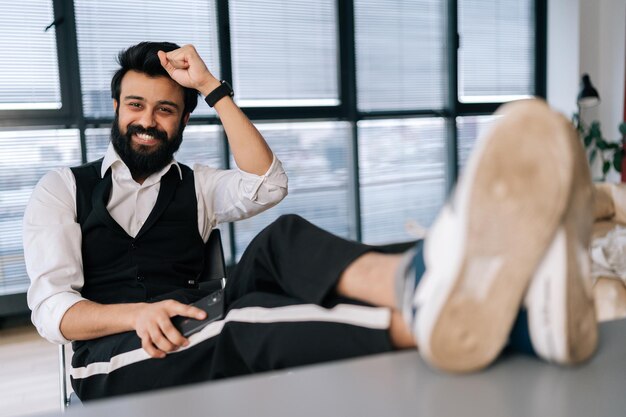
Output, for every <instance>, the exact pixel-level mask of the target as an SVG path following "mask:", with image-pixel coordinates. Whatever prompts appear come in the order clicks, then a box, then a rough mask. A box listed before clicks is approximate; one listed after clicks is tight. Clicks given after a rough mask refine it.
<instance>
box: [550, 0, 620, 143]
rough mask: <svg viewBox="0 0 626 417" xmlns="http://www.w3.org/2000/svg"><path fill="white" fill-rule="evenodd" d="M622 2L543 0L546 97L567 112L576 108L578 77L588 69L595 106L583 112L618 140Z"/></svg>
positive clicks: (612, 137) (608, 0)
mask: <svg viewBox="0 0 626 417" xmlns="http://www.w3.org/2000/svg"><path fill="white" fill-rule="evenodd" d="M625 61H626V0H549V1H548V101H549V102H550V104H551V105H552V106H553V107H555V108H556V109H558V110H560V111H561V112H563V113H565V114H566V115H568V116H570V115H571V114H572V113H574V112H575V111H576V96H577V95H578V90H579V83H580V77H581V75H582V74H584V73H588V74H589V75H590V77H591V81H592V82H593V84H594V86H595V87H596V89H597V90H598V93H599V94H600V99H601V102H600V104H599V106H597V107H595V108H591V109H587V110H584V111H583V118H584V120H585V121H586V122H591V121H593V120H599V121H600V123H601V125H602V128H603V133H604V134H605V136H606V137H607V139H617V138H618V132H617V126H618V124H619V123H620V122H621V121H622V120H623V115H624V77H625V74H626V73H625Z"/></svg>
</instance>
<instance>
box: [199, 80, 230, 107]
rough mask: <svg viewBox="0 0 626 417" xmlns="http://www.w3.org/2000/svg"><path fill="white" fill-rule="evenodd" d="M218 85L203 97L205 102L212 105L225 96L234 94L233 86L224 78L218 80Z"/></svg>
mask: <svg viewBox="0 0 626 417" xmlns="http://www.w3.org/2000/svg"><path fill="white" fill-rule="evenodd" d="M220 83H221V84H220V85H219V86H218V87H217V88H215V89H214V90H213V91H211V92H210V93H209V94H208V95H207V96H206V97H205V99H204V101H206V103H207V104H208V105H209V106H211V107H213V106H215V104H216V103H217V102H218V101H220V100H221V99H223V98H224V97H226V96H230V97H232V96H234V95H235V93H234V92H233V88H232V87H231V86H230V84H229V83H228V82H227V81H226V80H222V81H220Z"/></svg>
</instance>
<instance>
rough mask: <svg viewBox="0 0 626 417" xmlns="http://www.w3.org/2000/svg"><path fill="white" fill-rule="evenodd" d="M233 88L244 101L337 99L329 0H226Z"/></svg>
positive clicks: (327, 103) (299, 103) (284, 103)
mask: <svg viewBox="0 0 626 417" xmlns="http://www.w3.org/2000/svg"><path fill="white" fill-rule="evenodd" d="M229 4H230V28H231V42H232V61H233V82H234V84H233V88H234V90H235V92H236V96H235V99H236V100H237V102H238V104H239V105H241V106H246V107H268V106H274V107H277V106H332V105H337V104H339V96H338V87H337V86H338V79H337V77H338V74H339V72H338V70H337V13H336V6H335V2H334V1H332V0H318V1H306V0H291V1H287V2H286V1H276V0H274V1H256V0H231V1H230V2H229Z"/></svg>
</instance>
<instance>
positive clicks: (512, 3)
mask: <svg viewBox="0 0 626 417" xmlns="http://www.w3.org/2000/svg"><path fill="white" fill-rule="evenodd" d="M533 11H534V2H532V1H529V0H525V1H519V0H499V1H493V0H459V33H460V35H461V49H460V53H459V100H460V101H461V102H464V103H481V102H503V101H509V100H514V99H518V98H521V97H528V96H531V95H533V94H534V91H535V88H534V87H535V86H534V79H535V73H534V72H535V71H534V66H535V59H534V56H535V35H534V33H535V30H534V12H533ZM486 63H488V64H486Z"/></svg>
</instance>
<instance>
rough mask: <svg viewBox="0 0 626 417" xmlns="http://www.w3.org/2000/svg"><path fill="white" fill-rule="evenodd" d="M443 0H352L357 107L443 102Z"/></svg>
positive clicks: (401, 107) (410, 106)
mask: <svg viewBox="0 0 626 417" xmlns="http://www.w3.org/2000/svg"><path fill="white" fill-rule="evenodd" d="M446 3H447V2H445V1H440V0H415V1H403V0H386V1H374V0H355V1H354V20H355V42H356V44H355V48H356V76H357V88H358V91H357V101H358V107H359V109H360V110H363V111H376V110H411V109H441V108H443V106H444V103H445V99H446V96H447V91H448V90H447V58H446V53H447V52H446V48H447V46H446V30H447V29H446V27H447V26H446V21H447V15H446V13H447V12H446Z"/></svg>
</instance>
